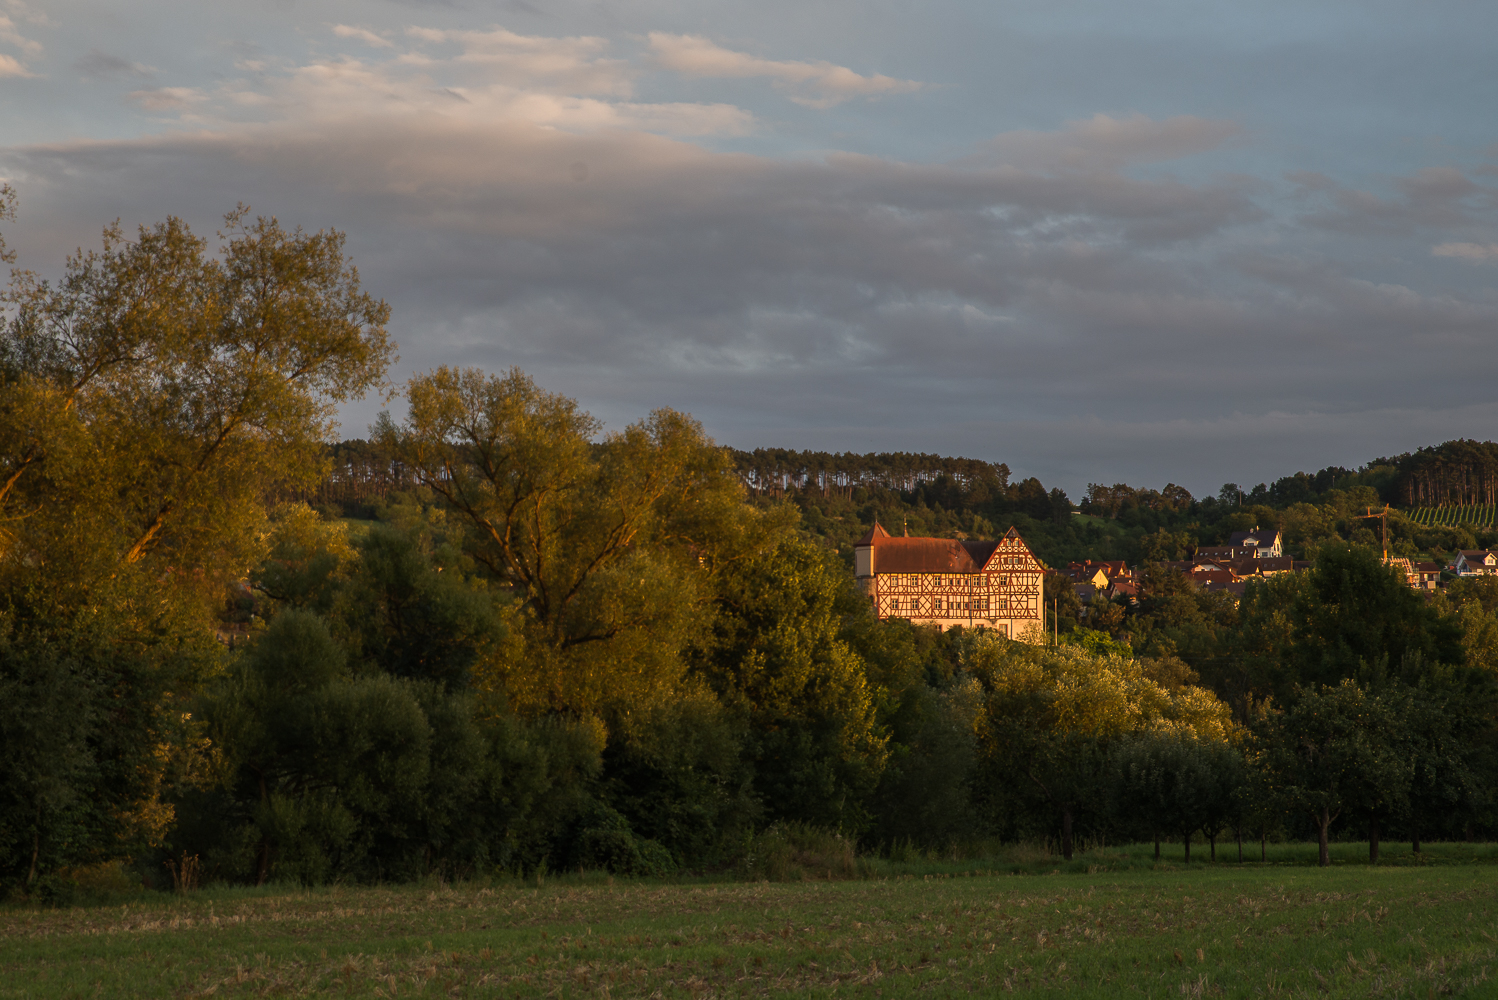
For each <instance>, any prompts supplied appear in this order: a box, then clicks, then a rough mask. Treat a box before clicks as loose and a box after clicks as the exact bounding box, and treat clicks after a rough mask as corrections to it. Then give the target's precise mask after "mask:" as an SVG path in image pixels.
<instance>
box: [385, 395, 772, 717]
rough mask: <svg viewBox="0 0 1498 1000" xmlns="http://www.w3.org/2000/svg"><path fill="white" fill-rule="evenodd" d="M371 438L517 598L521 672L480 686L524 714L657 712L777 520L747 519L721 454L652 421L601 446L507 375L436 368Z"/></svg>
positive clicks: (495, 675) (753, 514)
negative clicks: (399, 420) (720, 592)
mask: <svg viewBox="0 0 1498 1000" xmlns="http://www.w3.org/2000/svg"><path fill="white" fill-rule="evenodd" d="M407 395H408V398H409V400H410V412H409V415H408V417H407V419H406V421H405V422H404V423H403V424H401V425H396V424H395V423H393V422H391V421H389V420H386V421H384V422H383V423H382V425H381V426H380V428H379V432H380V438H381V440H382V442H383V443H384V444H385V445H386V446H387V447H389V449H390V450H391V453H392V454H393V455H395V456H396V457H398V459H399V460H401V461H403V462H404V463H406V465H408V466H409V467H410V468H411V469H413V470H414V471H415V474H416V476H417V478H418V481H419V482H420V483H421V484H422V485H424V486H426V487H427V488H429V489H430V490H432V492H433V493H434V494H436V495H437V496H439V497H440V498H442V500H443V501H444V502H445V504H446V505H447V507H448V508H449V509H450V510H451V511H452V513H453V516H454V517H456V518H458V519H459V520H461V521H462V522H464V526H465V531H464V550H465V552H466V553H467V554H468V555H470V556H471V557H472V558H473V559H474V560H475V561H476V562H477V563H478V564H479V565H480V566H482V567H483V568H484V569H485V570H486V571H487V574H488V576H489V577H490V579H491V580H492V581H493V582H494V583H495V585H497V586H499V587H501V588H504V589H505V590H506V591H508V592H509V593H510V594H512V595H513V596H514V598H515V605H514V608H513V612H512V615H511V622H512V627H514V628H515V629H517V630H518V631H520V632H521V633H522V634H523V635H524V636H525V640H526V641H525V644H524V652H523V654H522V655H521V658H520V659H519V660H518V661H501V662H495V663H491V664H489V665H488V671H489V672H488V674H487V677H486V681H487V682H488V683H490V684H492V685H496V686H498V687H500V688H502V689H503V691H504V692H505V694H506V695H507V697H508V699H509V701H510V702H511V704H512V705H513V706H514V707H515V708H516V709H517V710H518V711H520V712H522V713H523V714H530V715H534V714H537V713H544V712H549V711H561V712H566V713H571V714H574V715H578V716H586V715H592V714H602V715H604V716H606V717H610V718H613V719H615V720H617V719H618V718H619V717H620V716H621V715H622V714H627V713H628V712H629V711H630V710H631V708H633V707H641V708H643V707H645V706H647V705H650V704H652V703H655V702H657V701H659V700H661V699H663V698H668V697H670V696H671V695H672V694H673V692H675V690H676V689H677V687H678V686H679V685H680V684H681V683H682V679H683V677H684V671H685V660H684V658H683V651H684V650H685V649H686V648H687V647H688V646H689V645H690V644H691V643H692V642H694V641H695V640H696V638H697V635H698V633H699V632H700V631H701V630H702V628H703V627H704V624H705V622H706V620H707V617H708V615H709V614H710V609H711V600H712V596H713V587H712V583H711V581H712V580H713V578H714V577H715V576H716V575H718V574H720V573H721V572H722V571H723V570H724V569H725V568H726V567H728V566H730V565H732V564H734V563H736V562H738V561H741V560H744V559H747V558H750V557H752V556H753V555H754V553H756V552H758V551H760V550H762V549H764V548H765V547H767V546H769V545H772V544H773V543H774V542H775V540H776V539H777V538H778V537H779V536H780V535H781V534H782V533H783V532H785V531H786V530H788V527H789V525H790V523H791V522H790V519H789V517H788V515H789V512H788V511H784V510H775V511H769V512H761V511H757V510H755V509H753V508H751V507H749V506H747V505H746V504H744V502H743V487H742V486H741V485H740V483H739V481H738V479H737V478H736V477H735V476H734V475H733V471H732V468H731V467H730V465H729V460H728V456H727V454H726V452H725V451H724V450H723V449H721V448H718V447H717V446H716V445H714V444H713V442H712V441H711V440H709V439H708V438H707V437H706V436H705V435H704V434H703V432H702V428H701V426H700V425H699V424H698V423H697V422H696V421H694V420H692V419H691V418H690V417H688V416H686V415H685V414H681V413H676V412H673V411H670V410H658V411H656V412H655V413H653V414H652V415H651V416H650V417H649V418H648V419H646V420H644V421H641V422H639V423H636V424H631V425H630V426H629V427H627V428H625V429H624V430H623V431H621V432H618V433H614V434H608V435H605V436H603V437H602V439H601V440H598V441H595V440H594V438H595V437H596V436H597V435H598V434H599V431H600V429H601V428H600V425H599V424H598V422H597V421H596V420H595V419H594V418H592V417H591V416H589V415H588V414H586V413H584V412H582V411H581V410H580V409H579V408H578V406H577V403H576V402H575V401H573V400H571V399H567V398H566V397H563V396H559V395H556V394H553V393H548V392H545V391H543V390H541V389H540V388H538V387H537V386H536V384H535V383H534V382H532V381H531V379H530V378H529V377H527V376H526V375H524V374H523V373H521V372H519V371H518V370H512V371H510V372H509V373H507V374H505V375H503V376H499V377H494V376H488V375H485V374H484V373H482V372H479V371H477V370H473V369H468V370H463V371H458V370H454V369H446V368H439V369H437V370H436V371H434V372H431V373H429V374H426V375H421V376H417V377H416V378H413V379H412V380H411V382H410V383H409V385H408V386H407Z"/></svg>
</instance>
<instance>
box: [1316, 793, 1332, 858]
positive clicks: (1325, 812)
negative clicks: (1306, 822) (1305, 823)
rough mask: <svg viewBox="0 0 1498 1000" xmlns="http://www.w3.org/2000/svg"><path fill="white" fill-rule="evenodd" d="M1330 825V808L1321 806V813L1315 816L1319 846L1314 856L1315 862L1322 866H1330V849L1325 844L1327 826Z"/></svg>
mask: <svg viewBox="0 0 1498 1000" xmlns="http://www.w3.org/2000/svg"><path fill="white" fill-rule="evenodd" d="M1331 825H1332V816H1331V810H1330V809H1326V808H1322V810H1321V815H1320V816H1317V817H1316V829H1317V831H1318V838H1319V839H1318V842H1317V845H1318V847H1319V848H1320V851H1319V853H1318V854H1317V856H1316V863H1317V864H1318V865H1319V866H1320V867H1322V868H1330V867H1331V864H1332V856H1331V851H1330V850H1329V849H1328V847H1327V844H1326V831H1327V827H1329V826H1331Z"/></svg>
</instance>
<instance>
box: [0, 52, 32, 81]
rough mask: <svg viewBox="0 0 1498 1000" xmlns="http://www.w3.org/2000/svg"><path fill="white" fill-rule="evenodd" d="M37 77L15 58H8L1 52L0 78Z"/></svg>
mask: <svg viewBox="0 0 1498 1000" xmlns="http://www.w3.org/2000/svg"><path fill="white" fill-rule="evenodd" d="M35 75H36V74H35V73H32V72H31V71H30V70H28V69H27V68H26V66H25V64H23V63H22V62H21V61H20V60H19V59H17V58H16V57H15V56H8V55H6V54H5V53H4V52H0V77H7V76H23V77H24V76H35Z"/></svg>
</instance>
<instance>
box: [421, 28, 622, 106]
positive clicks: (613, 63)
mask: <svg viewBox="0 0 1498 1000" xmlns="http://www.w3.org/2000/svg"><path fill="white" fill-rule="evenodd" d="M406 34H407V35H409V36H410V37H411V38H414V39H416V40H417V41H419V42H423V43H426V44H428V45H441V44H449V45H455V46H457V48H458V54H457V55H456V56H441V55H438V56H432V55H428V54H426V53H425V52H414V53H408V54H406V55H405V56H403V57H402V60H401V61H402V62H403V63H405V64H406V65H410V66H417V67H422V68H432V67H440V66H451V67H455V68H462V69H467V70H469V71H472V72H476V73H478V74H479V76H480V77H481V78H482V79H484V80H487V81H489V82H491V83H506V84H509V85H511V86H519V87H535V88H546V89H557V90H563V91H566V92H567V93H571V94H589V95H595V96H597V95H607V96H614V97H628V96H630V95H631V94H632V93H633V92H634V80H635V77H636V76H637V75H638V70H637V69H635V68H634V67H632V66H631V65H630V64H629V63H628V62H626V61H624V60H620V59H610V58H606V57H605V55H604V53H605V52H606V51H607V50H608V48H609V42H608V40H607V39H605V38H597V37H593V36H573V37H569V38H552V37H547V36H543V35H520V34H516V33H515V32H513V31H507V30H505V29H504V28H498V27H495V28H491V29H489V30H487V31H442V30H438V29H434V28H419V27H413V28H408V29H406Z"/></svg>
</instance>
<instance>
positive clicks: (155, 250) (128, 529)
mask: <svg viewBox="0 0 1498 1000" xmlns="http://www.w3.org/2000/svg"><path fill="white" fill-rule="evenodd" d="M12 204H13V203H12V202H10V201H7V202H5V205H6V207H7V208H9V207H10V206H11V205H12ZM343 245H344V237H343V236H342V235H341V234H339V233H336V232H319V233H311V234H309V233H305V232H303V231H301V230H299V229H297V230H287V229H285V228H283V227H282V226H281V225H280V224H279V223H278V222H277V221H276V220H274V219H265V218H258V219H255V220H253V221H251V220H250V219H249V215H248V211H247V210H246V209H245V208H244V207H242V206H241V207H240V208H238V209H236V210H235V211H234V212H231V213H229V215H228V216H227V217H226V226H225V230H224V231H223V232H221V233H220V234H219V240H218V244H217V252H215V251H214V248H213V247H212V246H211V245H210V242H209V241H208V240H205V239H202V238H200V237H198V236H196V235H194V234H193V233H192V232H191V230H190V229H189V228H188V227H187V225H186V224H185V223H183V222H182V221H181V220H180V219H176V218H169V219H167V220H166V221H165V222H163V223H160V224H157V225H154V226H151V227H142V228H141V229H140V230H139V231H138V232H137V233H136V234H135V235H134V237H133V238H126V235H125V233H124V231H123V230H122V229H121V228H120V227H119V225H118V224H116V225H113V226H110V227H108V228H106V229H105V230H104V238H103V244H102V247H101V248H100V249H98V250H90V251H87V252H84V251H80V252H79V253H77V254H75V255H73V256H71V257H69V258H68V260H67V262H66V265H65V267H64V270H63V273H62V276H61V277H60V279H59V280H58V281H57V282H56V283H55V284H54V283H50V282H45V281H41V280H38V279H37V278H36V277H35V276H33V275H31V274H29V273H27V272H20V273H18V274H17V276H16V278H15V280H14V281H13V283H12V285H11V288H10V290H9V291H8V293H7V294H6V297H5V303H6V305H7V307H8V309H7V312H6V314H5V316H4V323H3V328H0V640H3V642H4V644H5V647H6V651H7V655H6V656H5V657H4V658H3V659H4V661H5V662H4V665H3V666H0V670H3V671H5V673H4V676H3V678H0V680H4V681H5V682H6V683H7V685H8V691H7V694H8V696H7V699H6V700H5V704H4V705H3V707H0V712H6V713H25V712H29V711H31V710H32V709H33V708H34V709H36V710H37V711H44V710H46V705H48V704H51V702H49V701H47V699H46V698H44V697H43V695H44V694H45V693H46V692H48V691H52V692H55V691H56V690H58V689H59V688H58V685H59V683H60V681H59V676H58V675H59V673H62V674H67V675H70V676H72V677H74V678H75V681H74V682H70V684H65V685H63V686H64V687H69V688H70V689H76V690H77V691H80V692H83V694H82V695H80V696H81V697H84V698H85V700H88V699H95V700H98V701H99V704H100V706H102V707H100V708H99V710H98V711H97V712H95V711H93V709H92V708H91V707H90V706H91V705H92V702H90V703H89V704H83V705H78V706H77V712H78V717H79V718H85V719H93V720H94V722H93V724H92V726H91V728H89V727H85V730H86V731H78V732H73V731H74V730H76V729H77V727H75V726H69V727H64V728H66V729H67V730H68V731H69V732H73V736H72V737H71V740H72V742H71V743H70V748H69V752H70V753H72V754H73V756H71V757H70V758H69V759H73V760H77V761H80V762H81V763H79V764H78V766H77V767H76V768H75V769H74V770H73V771H72V772H70V773H71V774H72V775H73V777H72V778H71V779H70V780H71V781H72V782H73V784H74V785H75V786H76V787H77V788H79V789H83V790H82V791H80V792H79V794H75V795H72V796H62V795H59V794H58V793H57V792H56V790H55V789H53V791H52V792H50V793H49V794H48V795H42V792H41V790H40V786H38V787H37V788H29V787H28V788H22V787H11V788H7V789H5V790H3V792H0V798H4V799H6V801H8V802H9V803H11V805H12V806H13V808H7V810H6V816H5V817H4V818H0V839H5V837H6V836H12V837H14V836H20V837H22V838H23V839H26V840H30V841H31V846H33V848H34V850H33V852H32V853H34V854H38V855H42V854H45V853H46V848H45V844H46V842H47V841H48V838H49V837H52V839H53V840H54V841H55V842H56V845H63V844H64V842H66V844H68V845H72V846H71V847H66V849H64V846H57V851H58V852H60V853H56V855H55V856H56V857H58V858H62V857H65V856H67V854H68V851H72V852H73V853H74V854H77V853H79V852H83V853H84V854H87V853H88V852H89V851H105V852H106V853H107V850H108V847H107V845H108V844H110V843H113V842H115V841H117V840H119V839H120V838H122V837H123V838H125V839H127V840H129V839H130V838H134V841H135V842H139V841H140V840H142V839H144V840H146V841H149V840H150V839H152V838H153V837H156V836H159V834H160V832H161V830H162V829H163V828H164V826H165V825H166V824H167V823H169V821H170V810H169V809H166V808H165V807H163V806H161V805H160V803H159V801H158V800H159V795H160V791H161V781H162V774H163V770H164V767H165V764H164V763H163V761H166V760H168V759H170V758H171V757H172V754H171V753H169V752H168V750H169V749H170V743H171V741H172V740H173V739H175V738H176V737H173V736H172V735H171V732H172V731H173V730H174V729H175V730H179V731H181V732H183V733H185V732H187V730H185V729H183V727H182V726H181V722H182V715H181V712H180V711H178V710H175V709H174V705H175V702H174V698H173V695H174V694H175V695H180V694H181V693H182V692H183V689H184V687H190V686H191V683H192V676H191V675H190V674H184V673H183V671H184V670H185V669H187V668H188V667H191V666H192V665H193V664H197V665H199V666H201V664H202V663H203V662H204V661H205V660H208V659H211V658H212V657H211V650H212V648H213V643H212V642H211V641H210V636H211V630H212V625H213V618H212V612H213V611H214V610H215V608H216V606H218V604H219V602H221V601H222V599H223V596H224V585H225V584H226V583H227V582H229V581H235V580H239V579H242V578H243V577H244V576H245V575H246V574H247V573H248V570H249V567H250V566H251V565H252V564H253V562H254V561H255V560H256V558H257V554H258V550H259V547H260V544H261V542H260V539H261V527H262V525H263V523H264V519H265V515H266V509H267V505H268V503H269V502H271V501H272V500H273V499H274V498H275V496H276V495H277V494H278V493H279V492H280V491H282V490H285V489H289V488H294V487H297V486H303V485H310V484H311V483H313V482H315V481H316V480H317V479H318V478H319V477H320V475H321V466H322V462H321V459H320V449H321V446H322V442H323V441H324V440H325V439H326V438H327V437H328V436H329V433H330V430H331V421H332V418H333V413H334V409H335V407H336V406H337V405H338V404H339V403H340V402H342V401H344V400H347V399H350V398H353V397H356V396H359V395H362V394H363V393H364V392H365V391H366V390H367V389H369V388H371V387H372V386H375V385H377V384H379V383H380V382H382V381H383V379H384V376H385V372H386V369H387V366H388V364H389V360H390V354H391V345H390V343H389V340H388V338H387V336H386V332H385V323H386V320H387V318H388V315H389V309H388V307H387V306H386V305H385V304H384V303H383V302H381V301H378V300H376V299H375V298H373V297H371V296H370V295H368V294H367V293H365V292H364V291H363V290H362V289H361V287H360V282H359V277H358V273H357V272H356V271H355V270H354V268H353V267H351V266H350V265H349V264H348V263H347V261H346V260H345V259H344V255H343ZM22 661H27V662H30V663H31V664H32V665H33V666H34V665H35V664H38V663H43V662H45V663H50V664H53V665H54V667H53V668H50V669H49V671H48V672H46V673H47V676H46V677H37V678H33V679H32V680H27V677H28V676H30V675H24V674H23V672H21V671H20V670H19V667H18V666H17V665H18V664H19V663H20V662H22ZM34 672H35V671H33V673H34ZM32 694H35V695H36V696H37V697H36V699H32V698H31V695H32ZM49 697H50V696H49ZM33 700H35V705H32V704H31V702H32V701H33ZM6 731H7V732H8V731H11V730H9V729H7V730H6ZM183 738H184V739H185V738H186V737H185V736H184V737H183ZM11 749H15V750H17V752H20V751H21V750H24V749H25V748H13V747H5V748H0V750H3V751H9V750H11ZM4 755H5V756H7V757H9V753H8V752H6V753H5V754H4ZM0 780H3V779H0ZM90 783H91V784H90ZM85 786H87V787H86V788H85ZM64 800H66V801H68V802H70V803H72V804H73V806H72V807H73V808H74V812H75V814H76V815H74V816H73V818H72V819H71V820H69V822H73V823H74V824H75V825H76V826H77V827H78V829H79V830H84V829H87V830H89V831H92V832H89V833H86V834H85V833H78V834H77V835H76V836H75V835H73V834H69V835H68V836H67V837H62V836H61V835H60V834H58V835H57V836H53V834H55V833H56V830H57V828H58V827H57V824H56V823H50V825H49V820H48V819H47V812H48V809H47V806H46V804H47V803H48V802H61V801H64ZM27 810H29V812H26V811H27ZM22 813H26V815H25V817H24V820H22V819H17V818H16V817H17V816H21V815H22ZM58 821H59V822H61V818H59V820H58ZM18 831H19V832H18ZM131 831H133V832H131ZM59 838H60V839H59ZM100 845H105V846H100ZM42 867H45V864H43V865H42ZM35 870H36V866H31V874H29V875H28V878H30V877H33V876H34V874H35Z"/></svg>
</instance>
